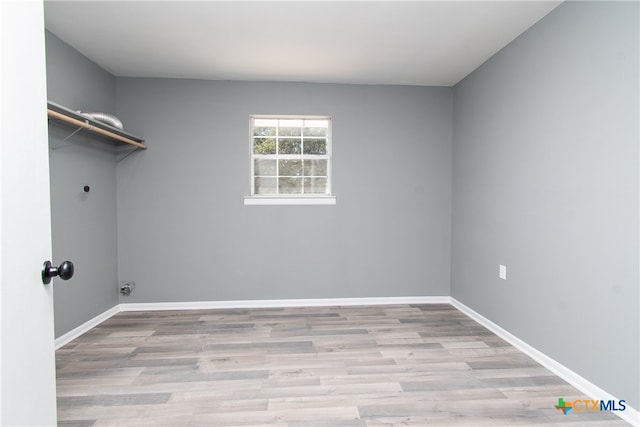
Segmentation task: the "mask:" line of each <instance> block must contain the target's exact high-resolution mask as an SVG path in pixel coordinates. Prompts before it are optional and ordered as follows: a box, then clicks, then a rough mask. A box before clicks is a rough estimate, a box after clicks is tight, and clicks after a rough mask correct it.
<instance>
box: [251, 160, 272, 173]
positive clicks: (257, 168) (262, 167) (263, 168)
mask: <svg viewBox="0 0 640 427" xmlns="http://www.w3.org/2000/svg"><path fill="white" fill-rule="evenodd" d="M253 175H254V176H276V161H275V159H254V160H253Z"/></svg>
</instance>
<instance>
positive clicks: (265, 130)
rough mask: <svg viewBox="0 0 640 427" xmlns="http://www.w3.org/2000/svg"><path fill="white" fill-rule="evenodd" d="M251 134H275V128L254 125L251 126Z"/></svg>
mask: <svg viewBox="0 0 640 427" xmlns="http://www.w3.org/2000/svg"><path fill="white" fill-rule="evenodd" d="M253 136H276V128H275V126H274V127H266V126H265V127H261V126H255V127H254V128H253Z"/></svg>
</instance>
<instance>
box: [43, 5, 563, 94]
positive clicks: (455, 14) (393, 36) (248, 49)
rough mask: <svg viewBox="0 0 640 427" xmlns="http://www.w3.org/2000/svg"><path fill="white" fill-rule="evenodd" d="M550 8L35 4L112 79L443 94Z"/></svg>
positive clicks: (48, 21)
mask: <svg viewBox="0 0 640 427" xmlns="http://www.w3.org/2000/svg"><path fill="white" fill-rule="evenodd" d="M560 3H561V2H560V1H408V2H405V1H362V0H361V1H295V2H294V1H264V0H263V1H195V2H192V1H52V0H48V1H45V23H46V27H47V29H48V30H49V31H51V32H53V33H54V34H56V35H57V36H58V37H59V38H61V39H62V40H64V41H65V42H67V43H68V44H69V45H71V46H73V47H74V48H75V49H77V50H78V51H80V52H81V53H83V54H84V55H85V56H87V57H88V58H90V59H91V60H93V61H94V62H96V63H97V64H99V65H100V66H102V67H103V68H104V69H105V70H107V71H109V72H110V73H112V74H114V75H116V76H129V77H179V78H196V79H212V80H249V81H293V82H322V83H360V84H397V85H420V86H452V85H454V84H456V83H457V82H459V81H460V80H462V79H463V78H464V77H465V76H467V75H468V74H469V73H470V72H472V71H473V70H474V69H476V68H477V67H478V66H479V65H481V64H482V63H483V62H485V61H486V60H487V59H489V58H490V57H491V56H492V55H493V54H495V53H496V52H497V51H499V50H500V49H502V48H503V47H504V46H506V45H507V44H508V43H509V42H511V41H512V40H513V39H515V38H516V37H517V36H518V35H520V34H521V33H523V32H524V31H526V30H527V29H528V28H529V27H531V26H532V25H533V24H535V23H536V22H537V21H538V20H539V19H540V18H542V17H543V16H545V15H546V14H547V13H549V12H550V11H551V10H553V9H554V8H555V7H556V6H557V5H558V4H560Z"/></svg>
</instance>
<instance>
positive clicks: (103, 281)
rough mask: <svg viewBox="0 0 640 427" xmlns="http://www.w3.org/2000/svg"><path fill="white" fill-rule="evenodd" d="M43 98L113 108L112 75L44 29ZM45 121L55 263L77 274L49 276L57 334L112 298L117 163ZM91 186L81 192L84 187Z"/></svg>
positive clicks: (100, 147) (85, 136)
mask: <svg viewBox="0 0 640 427" xmlns="http://www.w3.org/2000/svg"><path fill="white" fill-rule="evenodd" d="M46 49H47V92H48V93H47V96H48V98H49V100H51V101H54V102H56V103H58V104H61V105H64V106H66V107H68V108H71V109H80V110H85V111H105V112H111V113H113V112H114V111H115V78H114V77H113V76H111V75H110V74H109V73H107V72H106V71H104V70H103V69H102V68H100V67H98V66H97V65H96V64H95V63H93V62H91V61H89V60H88V59H87V58H85V57H84V56H82V55H81V54H79V53H78V52H77V51H76V50H74V49H72V48H71V47H69V46H68V45H67V44H65V43H64V42H62V41H61V40H60V39H58V38H57V37H56V36H54V35H53V34H51V33H49V32H47V33H46ZM74 130H75V129H74V128H73V127H70V126H67V125H60V124H50V125H49V145H50V175H51V225H52V235H53V236H52V237H53V262H54V263H55V264H56V265H57V264H59V263H60V262H62V261H64V260H67V259H68V260H71V261H72V262H73V263H74V265H75V268H76V271H75V275H74V277H73V278H72V279H71V280H68V281H66V282H64V281H61V280H55V281H54V288H53V289H54V314H55V316H54V319H55V333H56V336H60V335H62V334H64V333H66V332H68V331H70V330H71V329H73V328H75V327H77V326H79V325H81V324H83V323H84V322H86V321H87V320H89V319H91V318H93V317H95V316H96V315H98V314H101V313H103V312H104V311H106V310H108V309H110V308H112V307H113V306H115V305H116V304H118V292H117V283H118V266H117V244H116V238H117V232H116V187H115V186H116V175H115V171H116V167H115V163H116V162H115V156H114V154H113V148H112V146H111V145H109V144H108V143H105V142H103V141H102V140H101V139H99V137H96V136H95V135H93V136H92V134H90V133H86V132H80V133H78V134H76V135H74V136H72V137H71V138H69V139H68V140H67V141H64V138H66V137H67V136H68V135H69V134H70V133H72V132H73V131H74ZM85 185H89V186H90V187H91V191H90V192H89V193H85V192H84V191H83V187H84V186H85Z"/></svg>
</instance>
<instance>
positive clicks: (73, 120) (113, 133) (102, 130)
mask: <svg viewBox="0 0 640 427" xmlns="http://www.w3.org/2000/svg"><path fill="white" fill-rule="evenodd" d="M47 115H48V116H49V118H51V119H57V120H61V121H63V122H65V123H68V124H70V125H74V126H77V127H78V130H81V129H85V130H88V131H91V132H95V133H98V134H100V135H102V136H105V137H107V138H109V139H111V140H113V141H115V142H116V143H121V144H130V145H133V146H135V147H137V148H138V149H143V150H146V149H147V146H146V145H145V143H144V139H142V138H140V137H137V136H135V135H132V134H130V133H128V132H124V131H123V130H121V129H118V128H114V127H113V126H109V125H108V124H106V123H102V122H99V121H97V120H93V119H90V118H88V117H85V116H83V115H81V114H79V113H77V112H75V111H73V110H70V109H68V108H66V107H63V106H62V105H59V104H56V103H55V102H51V101H47Z"/></svg>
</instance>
